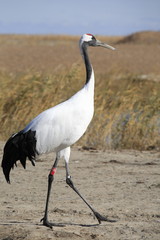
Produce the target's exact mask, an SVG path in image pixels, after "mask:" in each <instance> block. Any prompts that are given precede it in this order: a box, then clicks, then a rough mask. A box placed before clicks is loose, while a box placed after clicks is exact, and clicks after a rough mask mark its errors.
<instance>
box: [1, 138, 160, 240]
mask: <svg viewBox="0 0 160 240" xmlns="http://www.w3.org/2000/svg"><path fill="white" fill-rule="evenodd" d="M2 148H3V143H2V142H1V143H0V155H2ZM53 158H54V154H48V155H43V156H40V158H39V159H38V160H37V163H36V167H33V166H32V165H31V164H30V162H28V164H27V169H26V170H23V169H22V167H21V166H20V165H19V164H18V167H17V168H15V169H14V171H12V172H11V184H10V185H9V184H7V183H6V182H5V179H4V176H3V174H2V171H1V172H0V185H1V187H0V239H1V240H2V239H3V240H21V239H25V240H32V239H34V240H38V239H39V240H41V239H45V240H49V239H58V240H60V239H70V240H78V239H85V240H90V239H100V240H101V239H103V240H108V239H109V240H112V239H116V240H117V239H124V240H127V239H135V240H138V239H152V240H159V239H160V153H157V152H137V151H107V152H101V151H93V152H92V151H84V150H80V149H78V148H74V149H73V150H72V153H71V160H70V173H71V175H72V180H73V182H74V183H75V186H76V187H77V188H78V189H79V191H80V192H81V193H82V195H84V196H85V197H86V199H87V200H88V201H89V202H90V203H91V205H92V206H94V208H95V209H96V210H97V211H99V212H100V213H101V214H103V215H105V216H108V217H109V218H111V219H116V220H117V222H115V223H109V222H102V224H101V225H98V224H97V220H96V219H94V218H93V214H92V213H91V212H90V209H88V207H87V206H86V205H85V204H84V203H83V202H82V200H81V199H79V197H78V196H77V195H76V194H75V193H74V192H73V190H72V189H71V188H70V187H68V186H67V185H66V183H65V168H64V161H63V160H61V161H60V162H59V167H58V169H57V173H56V175H55V181H54V183H53V189H52V195H51V201H50V206H49V219H50V220H51V221H53V222H55V223H64V224H65V226H64V227H54V228H53V229H49V228H46V227H44V226H42V224H41V223H40V219H41V218H42V217H43V212H44V205H45V199H46V191H47V175H48V171H49V169H50V167H51V166H52V162H53ZM81 224H83V226H81Z"/></svg>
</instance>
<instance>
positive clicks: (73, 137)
mask: <svg viewBox="0 0 160 240" xmlns="http://www.w3.org/2000/svg"><path fill="white" fill-rule="evenodd" d="M79 46H80V51H81V54H82V57H83V59H84V63H85V67H86V82H85V84H84V86H83V88H82V89H81V90H80V91H78V92H77V93H76V94H74V95H73V96H72V97H71V98H69V99H68V100H66V101H65V102H62V103H60V104H58V105H57V106H55V107H52V108H50V109H48V110H46V111H44V112H42V113H40V114H39V115H38V116H37V117H35V118H34V119H33V120H32V121H31V122H30V123H29V124H28V125H27V126H26V127H25V128H24V129H23V130H21V131H20V132H18V133H16V134H14V135H12V136H11V137H10V138H9V139H8V141H7V142H6V144H5V146H4V154H3V159H2V168H3V173H4V175H5V178H6V180H7V182H8V183H10V177H9V175H10V170H11V168H13V167H14V164H15V165H16V161H18V160H20V162H21V164H22V165H23V167H24V168H25V167H26V159H27V158H28V159H29V160H30V161H31V163H32V164H33V165H35V163H34V162H35V158H36V155H37V154H42V153H49V152H53V151H54V152H55V153H56V159H55V161H54V164H53V166H52V168H51V170H50V172H49V175H48V191H47V199H46V207H45V213H44V217H43V218H42V220H41V221H43V225H45V226H47V227H50V228H51V227H52V226H54V225H56V224H54V223H50V222H49V221H48V203H49V198H50V192H51V186H52V182H53V179H54V174H55V172H56V168H57V164H58V161H59V159H60V158H62V157H63V158H64V160H65V168H66V183H67V184H68V185H69V186H70V187H71V188H72V189H73V190H74V191H75V192H76V193H77V194H78V195H79V196H80V198H81V199H82V200H83V201H84V202H85V203H86V204H87V206H88V207H89V208H90V209H91V210H92V212H93V214H94V215H95V217H96V218H97V220H98V222H99V223H101V221H109V222H113V221H114V220H110V219H108V218H107V217H103V216H101V215H100V214H99V213H98V212H97V211H95V210H94V209H93V207H91V205H90V204H89V203H88V202H87V201H86V200H85V199H84V198H83V196H82V195H81V194H80V193H79V191H78V190H77V188H76V187H75V186H74V184H73V181H72V180H71V176H70V174H69V167H68V163H69V158H70V146H71V145H72V144H74V143H75V142H77V141H78V139H79V138H80V137H82V135H83V134H84V133H85V131H86V129H87V127H88V125H89V123H90V122H91V119H92V117H93V112H94V81H95V80H94V72H93V68H92V65H91V63H90V59H89V57H88V52H87V47H88V46H93V47H96V46H101V47H105V48H109V49H112V50H114V48H113V47H111V46H109V45H108V44H106V43H102V42H100V41H98V40H96V38H95V37H94V36H93V35H91V34H84V35H83V36H82V37H81V39H80V42H79Z"/></svg>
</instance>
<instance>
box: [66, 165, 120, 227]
mask: <svg viewBox="0 0 160 240" xmlns="http://www.w3.org/2000/svg"><path fill="white" fill-rule="evenodd" d="M66 183H67V184H68V185H69V186H70V187H71V188H72V189H73V190H74V191H75V192H76V193H77V194H78V195H79V196H80V198H81V199H82V200H83V201H84V202H85V203H86V204H87V206H88V207H89V208H90V209H91V211H92V212H93V214H94V216H95V217H96V218H97V220H98V222H99V224H100V223H101V221H107V222H116V220H111V219H108V218H107V217H103V216H102V215H101V214H99V213H98V212H97V211H95V210H94V208H93V207H92V206H91V205H90V204H89V203H88V202H87V201H86V200H85V199H84V197H83V196H82V195H81V194H80V192H79V191H78V190H77V188H76V187H75V186H74V184H73V181H72V180H71V176H70V175H69V169H68V163H67V162H66Z"/></svg>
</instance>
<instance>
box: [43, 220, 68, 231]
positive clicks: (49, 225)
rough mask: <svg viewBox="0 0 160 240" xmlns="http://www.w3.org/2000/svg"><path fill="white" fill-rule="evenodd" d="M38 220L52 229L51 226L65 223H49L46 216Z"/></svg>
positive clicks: (60, 225)
mask: <svg viewBox="0 0 160 240" xmlns="http://www.w3.org/2000/svg"><path fill="white" fill-rule="evenodd" d="M40 222H43V225H44V226H46V227H49V228H51V229H52V227H53V226H55V227H64V226H65V225H64V224H61V223H51V222H49V221H48V219H46V218H42V219H41V220H40Z"/></svg>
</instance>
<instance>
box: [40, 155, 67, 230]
mask: <svg viewBox="0 0 160 240" xmlns="http://www.w3.org/2000/svg"><path fill="white" fill-rule="evenodd" d="M58 160H59V158H58V157H56V160H55V162H54V164H53V167H52V168H51V170H50V173H49V175H48V191H47V199H46V207H45V213H44V217H43V218H42V219H41V221H43V225H44V226H47V227H50V228H52V226H60V225H59V224H55V223H50V222H49V221H48V204H49V198H50V193H51V188H52V182H53V180H54V174H55V173H56V169H57V164H58ZM61 226H63V225H61Z"/></svg>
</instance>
